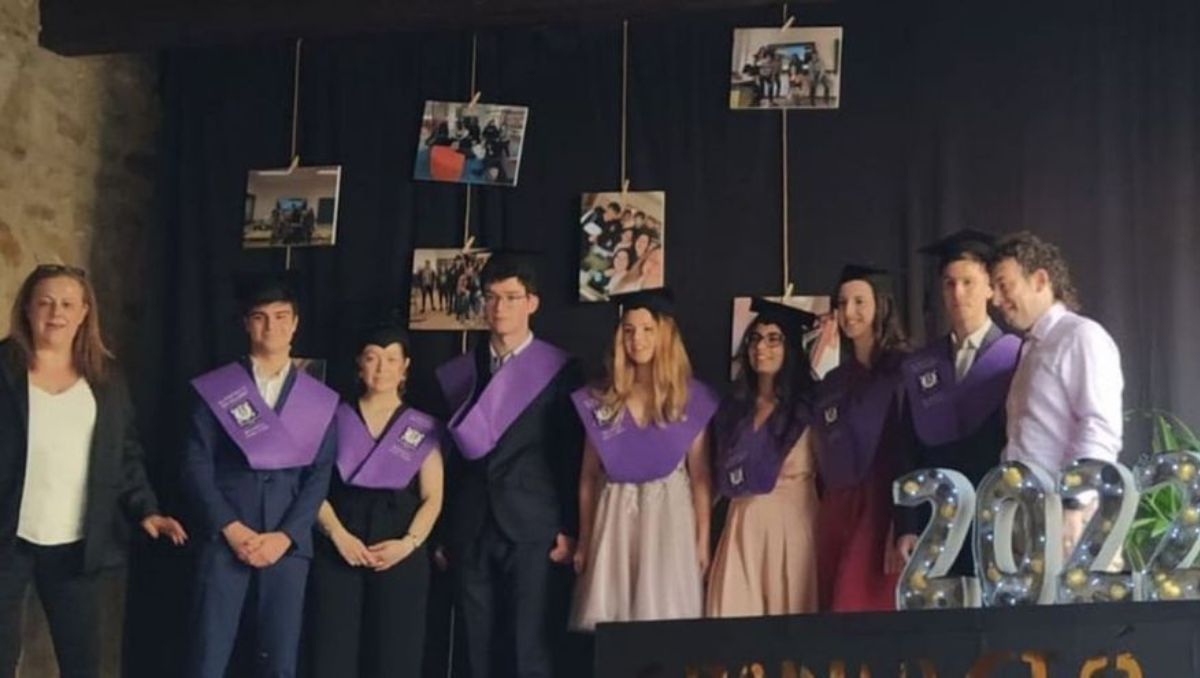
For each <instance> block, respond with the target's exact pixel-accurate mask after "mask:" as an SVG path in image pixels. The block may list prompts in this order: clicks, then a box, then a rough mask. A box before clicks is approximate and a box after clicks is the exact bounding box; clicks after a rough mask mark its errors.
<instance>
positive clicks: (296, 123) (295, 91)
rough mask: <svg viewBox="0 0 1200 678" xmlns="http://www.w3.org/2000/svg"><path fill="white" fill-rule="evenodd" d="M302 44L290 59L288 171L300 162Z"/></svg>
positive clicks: (287, 264) (288, 266) (286, 264)
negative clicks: (297, 145) (298, 143)
mask: <svg viewBox="0 0 1200 678" xmlns="http://www.w3.org/2000/svg"><path fill="white" fill-rule="evenodd" d="M303 45H304V38H296V53H295V58H294V59H293V60H292V146H291V153H289V154H288V163H289V164H288V167H289V168H291V169H289V170H288V171H289V172H290V171H292V170H294V169H296V166H297V165H299V164H300V155H299V154H298V153H297V152H296V143H297V138H298V137H299V134H300V49H301V47H302V46H303ZM283 270H285V271H290V270H292V246H291V245H288V246H287V247H286V248H285V249H284V257H283Z"/></svg>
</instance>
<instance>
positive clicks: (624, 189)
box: [621, 179, 629, 196]
mask: <svg viewBox="0 0 1200 678" xmlns="http://www.w3.org/2000/svg"><path fill="white" fill-rule="evenodd" d="M628 193H629V180H628V179H625V180H624V181H622V182H621V195H622V196H624V195H627V194H628Z"/></svg>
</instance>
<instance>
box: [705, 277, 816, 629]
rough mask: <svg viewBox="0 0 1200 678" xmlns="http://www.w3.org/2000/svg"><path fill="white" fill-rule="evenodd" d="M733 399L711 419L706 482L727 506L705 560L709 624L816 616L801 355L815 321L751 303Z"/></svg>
mask: <svg viewBox="0 0 1200 678" xmlns="http://www.w3.org/2000/svg"><path fill="white" fill-rule="evenodd" d="M751 310H752V311H754V312H755V313H757V315H756V316H755V318H754V320H753V321H752V322H751V323H750V326H749V327H748V328H747V329H746V334H745V338H744V339H743V341H742V345H741V349H740V350H739V351H738V367H739V374H738V381H737V387H736V389H735V391H734V394H733V396H732V397H730V398H726V399H725V400H724V401H723V402H722V403H721V408H720V410H719V411H718V412H717V416H716V417H715V418H714V420H713V441H714V444H713V447H714V455H713V456H714V463H713V467H714V472H713V476H714V478H713V479H714V484H715V486H716V488H717V491H718V492H719V493H720V494H721V495H722V496H724V497H726V498H728V499H729V500H730V501H729V509H728V512H727V513H726V516H725V528H724V530H722V533H721V539H720V541H719V542H718V543H717V551H716V554H715V555H714V556H713V565H712V572H711V573H710V575H709V580H708V598H707V604H706V613H707V615H708V616H710V617H758V616H763V615H775V614H801V613H805V612H815V611H816V609H817V560H816V559H817V551H816V518H817V487H816V480H815V468H814V461H813V453H812V444H811V436H812V431H811V429H810V428H809V425H810V424H811V422H812V409H811V408H812V403H811V397H812V386H813V380H812V377H811V371H810V369H809V366H808V361H807V356H806V355H805V352H804V349H803V348H802V347H801V343H800V341H801V338H802V337H803V335H804V332H805V331H806V330H807V329H808V328H810V327H812V326H813V325H814V324H815V320H816V317H815V316H813V315H812V314H810V313H806V312H804V311H801V310H799V309H795V308H792V307H790V306H784V305H783V304H777V303H773V302H770V301H767V300H765V299H755V300H754V302H753V304H752V306H751Z"/></svg>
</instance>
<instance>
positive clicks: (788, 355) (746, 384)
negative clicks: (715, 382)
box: [717, 318, 816, 435]
mask: <svg viewBox="0 0 1200 678" xmlns="http://www.w3.org/2000/svg"><path fill="white" fill-rule="evenodd" d="M774 324H775V323H773V322H770V321H769V320H763V319H761V318H755V319H754V321H753V322H751V323H750V326H749V327H747V328H746V332H745V333H744V334H743V335H742V342H741V345H740V346H739V347H738V353H737V363H738V367H739V370H738V372H739V374H738V377H737V381H736V382H735V383H734V387H733V402H732V404H731V407H729V408H728V409H725V408H723V410H724V411H723V412H722V413H721V414H720V415H719V416H720V417H721V421H720V422H718V423H719V425H718V427H717V429H718V430H720V431H728V432H733V431H734V430H735V429H736V426H737V423H738V422H739V421H741V420H742V419H743V418H745V417H747V416H752V415H753V413H754V401H755V398H756V397H757V395H758V374H757V373H756V372H755V371H754V369H753V368H751V367H750V349H751V346H750V335H751V334H752V333H753V332H754V330H755V328H757V327H761V326H763V325H774ZM779 330H780V331H781V332H784V335H783V336H784V350H783V364H782V365H780V367H779V373H778V374H776V375H775V398H776V400H777V402H776V404H775V411H774V412H772V413H771V416H770V417H768V419H767V423H766V425H768V426H770V427H771V432H772V433H773V434H775V435H786V434H787V433H788V432H790V431H793V430H794V429H795V427H796V426H798V425H801V424H803V422H802V421H801V420H800V416H799V412H800V408H798V407H796V405H797V404H804V405H806V406H807V405H808V404H809V401H810V399H811V395H812V389H813V387H814V385H815V384H816V382H815V380H814V379H813V376H812V371H811V370H810V369H809V368H808V363H807V361H806V354H805V352H804V348H803V347H802V346H801V345H800V337H791V336H788V335H787V333H786V331H785V330H784V328H783V327H780V328H779Z"/></svg>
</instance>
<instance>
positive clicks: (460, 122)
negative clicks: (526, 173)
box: [413, 101, 529, 186]
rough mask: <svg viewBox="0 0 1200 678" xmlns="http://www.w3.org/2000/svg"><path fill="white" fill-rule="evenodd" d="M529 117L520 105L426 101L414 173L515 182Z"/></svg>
mask: <svg viewBox="0 0 1200 678" xmlns="http://www.w3.org/2000/svg"><path fill="white" fill-rule="evenodd" d="M528 121H529V109H528V108H526V107H524V106H502V105H497V104H475V105H471V103H470V102H453V101H426V102H425V115H424V116H423V117H422V119H421V132H420V136H419V140H418V142H417V158H416V163H415V165H414V168H413V176H414V177H415V178H417V179H421V180H425V181H449V182H453V183H460V184H486V185H489V186H516V185H517V172H518V170H520V168H521V145H522V144H523V143H524V141H525V125H526V124H527V123H528Z"/></svg>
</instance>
